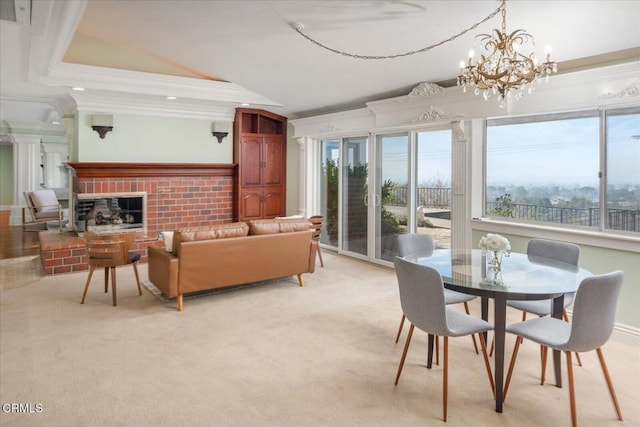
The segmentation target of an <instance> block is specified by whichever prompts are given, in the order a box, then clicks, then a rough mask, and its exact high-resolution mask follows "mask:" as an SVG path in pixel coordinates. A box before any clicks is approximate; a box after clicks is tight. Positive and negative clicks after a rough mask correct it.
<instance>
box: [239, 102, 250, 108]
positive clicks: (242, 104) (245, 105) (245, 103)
mask: <svg viewBox="0 0 640 427" xmlns="http://www.w3.org/2000/svg"><path fill="white" fill-rule="evenodd" d="M249 105H251V104H249V103H248V102H242V103H240V106H242V107H248V106H249Z"/></svg>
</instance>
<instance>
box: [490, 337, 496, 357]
mask: <svg viewBox="0 0 640 427" xmlns="http://www.w3.org/2000/svg"><path fill="white" fill-rule="evenodd" d="M495 345H496V339H495V337H492V338H491V348H490V349H489V357H491V356H493V347H494V346H495Z"/></svg>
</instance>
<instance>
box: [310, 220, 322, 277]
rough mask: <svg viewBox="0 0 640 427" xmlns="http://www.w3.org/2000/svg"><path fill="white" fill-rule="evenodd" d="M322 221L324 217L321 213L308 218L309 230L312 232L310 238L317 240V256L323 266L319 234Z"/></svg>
mask: <svg viewBox="0 0 640 427" xmlns="http://www.w3.org/2000/svg"><path fill="white" fill-rule="evenodd" d="M323 221H324V217H322V216H321V215H314V216H312V217H310V218H309V222H310V223H311V230H312V232H313V234H312V235H311V238H312V239H313V240H315V241H316V242H318V256H319V257H320V266H321V267H324V262H323V261H322V252H320V234H321V233H322V222H323Z"/></svg>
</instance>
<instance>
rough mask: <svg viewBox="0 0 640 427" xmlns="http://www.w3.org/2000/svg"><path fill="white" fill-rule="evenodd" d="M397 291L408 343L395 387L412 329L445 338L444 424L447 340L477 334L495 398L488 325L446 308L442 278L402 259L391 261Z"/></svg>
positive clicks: (401, 364) (400, 369)
mask: <svg viewBox="0 0 640 427" xmlns="http://www.w3.org/2000/svg"><path fill="white" fill-rule="evenodd" d="M393 263H394V265H395V268H396V275H397V277H398V286H399V288H400V304H401V305H402V312H403V313H404V314H405V316H406V318H407V319H408V320H409V323H410V324H411V326H410V328H409V333H408V335H407V342H406V343H405V346H404V351H403V352H402V358H401V359H400V365H399V366H398V373H397V375H396V381H395V384H396V385H397V384H398V381H399V380H400V374H401V373H402V367H403V366H404V361H405V358H406V356H407V350H409V344H410V343H411V337H412V335H413V329H414V327H415V326H417V327H418V329H421V330H423V331H425V332H426V333H428V334H432V335H437V336H441V337H444V345H443V347H444V353H443V374H442V375H443V377H442V410H443V420H444V421H447V394H448V369H449V368H448V356H449V341H448V339H449V337H460V336H464V335H472V334H478V336H479V338H480V345H481V347H482V355H483V356H484V363H485V367H486V369H487V375H488V376H489V383H490V384H491V390H492V391H493V394H494V396H495V384H494V382H493V375H492V373H491V366H490V364H489V357H488V356H487V346H486V343H485V341H484V337H483V335H482V332H487V331H490V330H492V329H493V325H491V324H490V323H488V322H486V321H484V320H482V319H478V318H476V317H473V316H469V315H466V314H464V313H460V312H459V311H456V310H454V309H452V308H448V307H447V306H446V304H445V296H444V290H445V289H444V285H443V283H442V277H441V276H440V273H438V271H437V270H435V269H433V268H431V267H427V266H424V265H418V264H414V263H412V262H409V261H406V260H404V259H402V258H399V257H396V258H394V260H393Z"/></svg>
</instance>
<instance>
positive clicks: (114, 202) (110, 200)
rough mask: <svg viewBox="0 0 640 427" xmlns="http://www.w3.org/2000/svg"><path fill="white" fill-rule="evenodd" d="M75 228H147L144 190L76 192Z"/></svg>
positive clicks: (109, 230)
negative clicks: (128, 191)
mask: <svg viewBox="0 0 640 427" xmlns="http://www.w3.org/2000/svg"><path fill="white" fill-rule="evenodd" d="M75 196H76V197H75V203H74V205H75V209H74V223H75V227H76V231H77V232H78V233H83V232H85V231H90V232H92V233H98V234H106V233H118V232H138V231H142V232H145V233H146V231H147V193H146V192H137V193H78V194H76V195H75Z"/></svg>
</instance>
